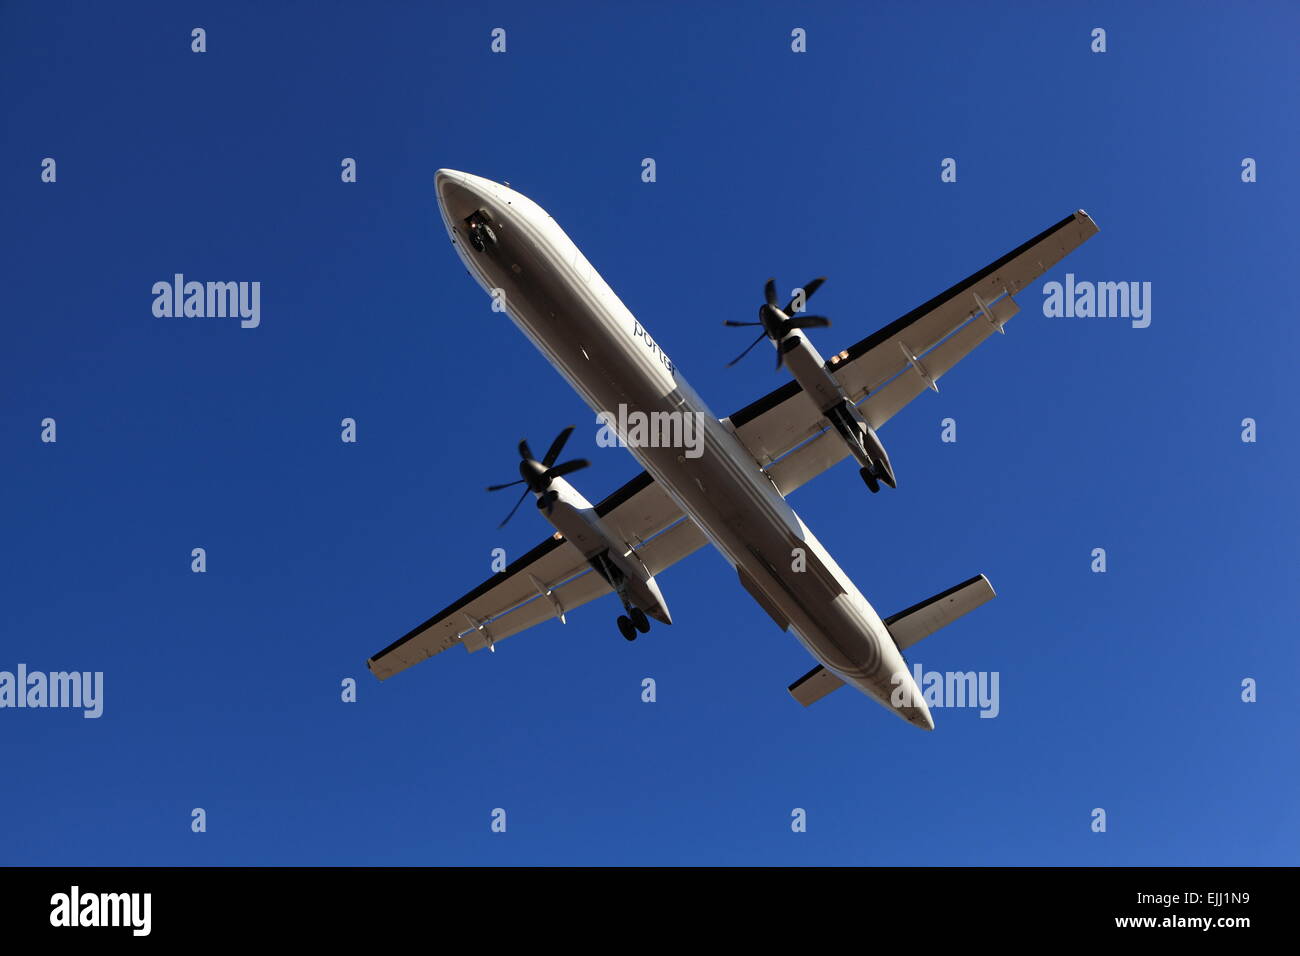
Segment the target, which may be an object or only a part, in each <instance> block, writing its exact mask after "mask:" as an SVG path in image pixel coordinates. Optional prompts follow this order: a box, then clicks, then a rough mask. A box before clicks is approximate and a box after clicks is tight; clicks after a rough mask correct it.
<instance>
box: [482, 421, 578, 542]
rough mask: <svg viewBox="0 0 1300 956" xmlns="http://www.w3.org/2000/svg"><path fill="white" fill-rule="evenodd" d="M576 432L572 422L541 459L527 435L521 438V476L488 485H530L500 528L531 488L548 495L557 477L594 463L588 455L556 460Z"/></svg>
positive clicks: (497, 488) (490, 487) (491, 487)
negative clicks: (503, 482) (563, 460)
mask: <svg viewBox="0 0 1300 956" xmlns="http://www.w3.org/2000/svg"><path fill="white" fill-rule="evenodd" d="M572 434H573V426H572V425H570V426H569V427H568V428H566V429H565V430H564V431H562V432H560V433H559V434H558V435H556V436H555V441H553V442H551V447H550V448H548V449H546V454H545V455H543V456H542V460H541V461H538V460H537V459H536V458H535V457H533V450H532V449H531V448H529V447H528V440H527V439H524V440H522V441H520V442H519V480H518V481H511V482H507V483H506V484H504V485H488V488H487V490H488V491H500V490H501V489H502V488H513V487H514V486H515V485H526V486H527V487H526V488H524V493H523V494H522V495H520V496H519V500H518V501H516V502H515V506H514V507H513V508H511V509H510V514H508V515H506V520H505V521H502V522H501V523H500V524H499V525H497V529H498V530H500V529H501V528H504V527H505V526H506V522H507V521H509V520H510V519H511V518H513V517H514V516H515V512H516V511H518V510H519V506H520V505H521V504H523V503H524V499H525V498H527V497H528V492H530V491H531V492H533V493H534V494H536V495H545V494H546V492H547V490H548V489H549V488H550V487H551V480H552V479H553V478H561V477H563V476H564V475H571V474H573V473H574V472H575V471H581V470H582V469H583V468H586V467H587V466H588V465H590V464H591V462H589V461H587V459H585V458H574V459H572V460H570V461H566V462H561V463H560V464H558V465H557V464H555V459H557V458H559V457H560V452H562V451H563V450H564V444H565V442H567V441H568V440H569V436H570V435H572ZM551 502H554V499H551ZM547 513H548V514H549V513H550V508H549V506H548V508H547Z"/></svg>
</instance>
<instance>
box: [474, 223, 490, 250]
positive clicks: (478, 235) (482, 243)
mask: <svg viewBox="0 0 1300 956" xmlns="http://www.w3.org/2000/svg"><path fill="white" fill-rule="evenodd" d="M469 244H470V245H471V246H473V247H474V248H475V249H477V250H478V251H479V252H482V251H483V250H484V249H486V248H487V247H488V246H495V245H496V244H497V234H496V233H495V232H493V231H492V227H491V226H489V225H488V224H487V223H485V222H475V223H471V224H470V227H469Z"/></svg>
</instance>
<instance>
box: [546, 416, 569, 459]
mask: <svg viewBox="0 0 1300 956" xmlns="http://www.w3.org/2000/svg"><path fill="white" fill-rule="evenodd" d="M572 434H573V426H572V425H570V426H569V427H568V428H566V429H565V430H564V431H562V432H560V433H559V434H558V435H556V436H555V441H553V442H551V447H550V448H548V449H546V457H544V458H543V459H542V464H543V465H545V466H546V467H547V468H550V467H551V465H553V464H555V459H557V458H559V457H560V452H562V451H563V450H564V443H565V442H567V441H568V440H569V436H570V435H572Z"/></svg>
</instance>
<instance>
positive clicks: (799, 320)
mask: <svg viewBox="0 0 1300 956" xmlns="http://www.w3.org/2000/svg"><path fill="white" fill-rule="evenodd" d="M830 324H831V320H830V319H828V318H826V316H824V315H799V316H795V317H794V318H793V319H791V320H790V321H788V322H786V324H785V327H786V328H787V329H824V328H826V327H827V326H829V325H830Z"/></svg>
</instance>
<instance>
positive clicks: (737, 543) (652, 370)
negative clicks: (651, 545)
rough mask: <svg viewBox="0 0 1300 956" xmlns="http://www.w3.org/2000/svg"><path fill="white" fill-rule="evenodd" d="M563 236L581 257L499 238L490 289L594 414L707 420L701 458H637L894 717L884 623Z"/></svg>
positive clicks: (521, 226)
mask: <svg viewBox="0 0 1300 956" xmlns="http://www.w3.org/2000/svg"><path fill="white" fill-rule="evenodd" d="M555 233H558V235H559V237H563V242H564V243H568V246H569V247H570V248H572V243H571V242H570V241H569V240H568V239H567V237H565V236H564V234H563V232H562V231H560V230H559V227H558V226H555V225H554V223H553V222H552V221H549V220H548V223H546V224H540V225H539V224H537V223H529V222H527V221H526V220H522V219H521V220H520V222H519V223H518V224H517V226H516V228H514V229H513V235H512V236H509V239H508V238H507V236H503V237H502V247H503V248H502V250H500V251H499V253H498V254H497V255H496V257H495V258H496V259H498V260H501V261H499V262H493V263H490V264H487V265H483V264H482V263H480V267H481V268H483V270H484V272H485V277H486V279H487V281H488V282H492V281H495V282H498V283H499V284H500V287H501V288H504V289H505V290H506V308H507V312H508V314H509V315H510V317H511V318H512V319H513V320H514V322H515V323H516V324H517V325H518V326H519V327H520V329H521V330H522V331H523V332H524V333H525V334H526V335H527V336H528V338H529V339H530V340H532V341H533V343H534V344H535V345H536V346H537V347H538V349H539V350H540V351H541V352H542V353H543V355H545V356H546V358H547V359H548V360H549V361H550V362H551V363H552V364H553V365H554V366H555V367H556V368H557V370H559V372H560V373H561V374H562V375H563V376H564V378H565V379H566V380H567V381H568V382H569V384H570V385H571V386H572V387H573V388H574V390H575V391H576V392H578V394H579V395H581V396H582V398H583V399H584V400H585V401H586V402H587V404H588V405H589V406H590V407H591V408H592V409H593V410H594V411H596V412H611V413H614V414H615V415H617V410H618V408H619V406H620V405H623V406H626V407H627V410H628V411H640V412H645V413H652V412H686V413H698V414H699V415H700V416H701V424H702V425H703V453H702V454H701V455H700V456H699V457H696V458H691V457H687V456H686V455H685V454H684V453H683V449H681V448H656V447H629V448H628V450H629V451H630V452H631V453H632V455H633V456H634V457H635V458H636V459H637V460H638V461H639V462H640V463H641V465H642V466H643V467H644V468H645V469H646V471H648V472H649V473H650V474H651V475H652V476H653V477H654V479H655V480H656V481H657V482H658V483H659V484H660V486H661V487H662V488H663V489H664V490H665V491H666V492H667V493H668V495H669V496H670V497H672V498H673V499H674V501H675V502H676V504H677V505H678V507H680V508H681V509H682V511H683V512H684V513H686V514H688V515H690V516H691V518H692V519H693V520H694V521H695V523H696V524H697V525H699V527H700V529H701V530H702V531H703V532H704V534H705V535H706V536H707V537H708V538H709V540H710V541H711V542H712V543H713V545H714V546H715V547H716V548H717V549H718V550H719V551H720V552H722V554H723V555H724V556H725V557H726V558H727V560H728V561H729V562H730V563H731V564H732V565H733V567H737V568H744V569H745V571H746V573H748V574H749V575H750V577H751V578H752V579H753V580H754V581H755V582H757V583H758V584H759V586H760V587H762V589H763V590H764V592H766V593H767V594H768V596H769V598H770V599H771V601H772V602H773V603H774V604H776V605H777V607H778V608H779V609H780V611H781V613H782V614H783V615H784V616H785V617H786V618H787V619H788V620H789V622H790V625H791V629H792V630H793V631H794V632H795V634H796V636H797V637H798V638H799V640H800V641H801V642H802V643H803V644H804V646H805V647H806V648H807V649H808V651H809V652H810V653H811V654H812V656H813V657H815V658H816V659H817V660H818V661H819V662H820V663H821V664H823V665H824V666H826V667H828V668H830V669H832V670H834V671H835V672H836V673H837V674H839V675H840V676H842V677H843V678H844V679H845V681H846V683H849V684H850V685H852V686H856V687H857V688H858V689H859V690H861V691H863V692H864V693H866V694H867V695H868V696H871V697H873V698H875V699H876V700H878V701H880V702H881V703H883V704H885V705H886V706H890V705H889V703H888V699H889V692H890V690H891V689H892V684H891V683H890V676H891V674H893V673H895V672H897V671H898V670H903V671H904V672H905V665H904V663H903V660H902V656H901V655H900V654H899V653H898V650H897V648H896V647H895V646H894V644H893V641H892V639H891V638H890V637H889V635H888V631H887V630H886V629H885V627H884V625H883V623H882V622H881V620H880V618H879V616H878V615H877V614H876V612H875V611H874V610H873V609H872V608H871V606H870V604H868V603H867V601H866V599H865V598H864V597H863V596H862V595H861V593H860V592H859V591H858V590H857V588H856V587H855V586H854V585H853V583H852V582H851V581H850V580H849V579H848V578H847V576H845V575H844V574H843V572H841V571H839V569H838V568H837V567H833V565H834V562H833V561H831V560H830V557H829V555H828V554H826V553H825V551H824V550H823V549H822V548H821V546H820V544H818V543H817V542H816V539H815V537H813V535H812V533H811V532H810V531H808V530H807V528H806V527H805V526H804V525H803V523H802V522H801V521H800V520H799V518H798V516H797V515H796V514H795V513H794V511H793V509H792V508H791V507H790V506H789V504H788V503H787V502H786V501H785V499H784V498H783V497H782V496H781V494H780V493H779V492H778V491H777V490H776V488H775V487H774V486H773V485H772V483H771V482H770V481H769V480H768V478H767V477H766V475H764V474H763V473H762V471H761V470H760V468H759V467H758V465H757V463H755V462H754V461H753V459H752V457H751V456H750V455H749V453H748V452H747V451H746V450H745V449H744V448H743V446H741V444H740V442H739V440H738V439H737V438H736V436H735V435H734V434H732V433H731V432H730V431H729V430H728V429H727V427H726V426H725V425H723V424H722V423H721V422H719V421H718V419H717V417H716V416H715V415H713V413H712V412H711V411H710V410H709V409H708V407H707V406H706V405H705V404H704V402H703V401H702V400H701V399H700V398H699V396H698V395H696V394H695V392H694V391H693V390H692V389H691V388H690V387H689V386H688V385H686V383H685V382H684V381H681V380H680V377H679V375H678V374H677V372H676V370H675V369H674V368H673V367H672V366H671V362H670V361H668V360H667V359H666V357H665V356H663V354H662V352H661V351H658V350H652V349H650V348H647V347H645V346H644V344H643V342H642V341H639V340H638V336H637V335H636V330H637V329H640V328H641V327H640V325H639V324H638V323H637V322H636V319H635V318H634V317H633V316H632V314H631V312H629V311H628V310H627V308H626V307H625V306H624V305H623V304H622V302H620V301H619V300H618V299H617V297H616V296H614V295H613V293H612V292H610V291H609V287H608V286H607V285H605V284H604V282H603V280H601V279H600V278H599V276H596V275H594V273H593V274H592V275H591V276H588V277H587V278H585V279H584V278H581V277H580V276H579V274H578V273H576V272H575V271H574V270H573V268H572V267H571V261H572V254H571V253H570V252H569V251H568V249H567V248H565V247H564V246H563V245H562V244H561V241H560V239H557V237H556V235H555ZM584 261H585V260H584ZM507 263H508V264H507ZM493 266H497V268H496V269H495V270H494V269H493ZM514 266H517V267H518V268H513V267H514ZM485 284H486V282H485ZM647 338H648V337H647ZM593 427H594V422H593ZM796 548H802V549H805V555H804V559H805V560H804V566H805V567H806V566H807V562H808V561H809V560H814V561H822V562H823V563H824V564H827V565H829V566H831V567H833V570H831V571H830V572H829V575H827V574H817V573H813V572H812V571H808V572H806V573H799V572H798V571H797V570H796V567H797V565H798V564H799V563H800V559H799V555H798V554H796V553H795V549H796ZM908 719H910V718H908Z"/></svg>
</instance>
